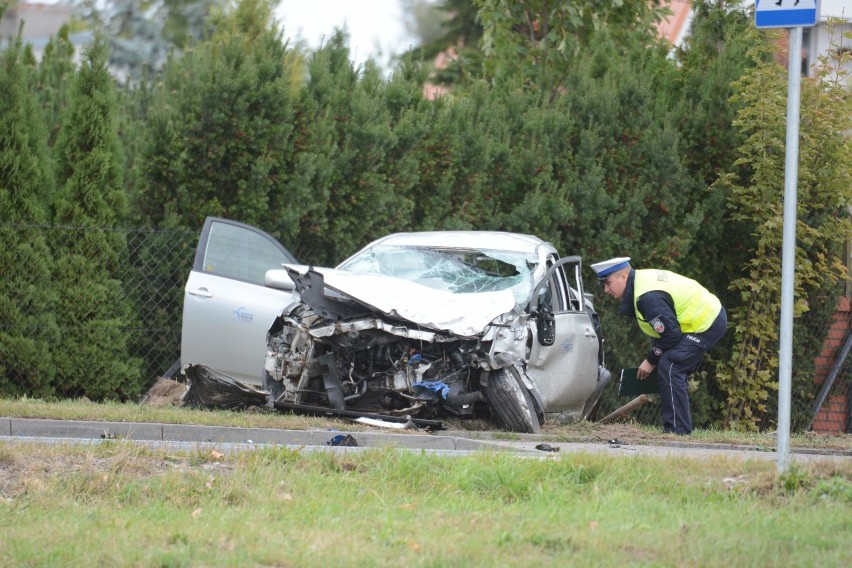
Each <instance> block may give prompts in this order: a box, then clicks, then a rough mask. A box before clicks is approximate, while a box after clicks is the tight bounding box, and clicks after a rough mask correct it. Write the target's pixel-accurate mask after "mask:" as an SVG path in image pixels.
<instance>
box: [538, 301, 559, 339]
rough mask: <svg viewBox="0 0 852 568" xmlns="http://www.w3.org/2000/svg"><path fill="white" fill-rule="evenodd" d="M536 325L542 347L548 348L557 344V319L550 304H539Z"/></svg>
mask: <svg viewBox="0 0 852 568" xmlns="http://www.w3.org/2000/svg"><path fill="white" fill-rule="evenodd" d="M535 325H536V329H537V330H538V342H539V344H540V345H543V346H545V347H548V346H550V345H553V344H554V343H556V318H555V317H554V315H553V310H551V309H550V306H549V305H548V304H545V303H539V306H538V313H537V314H536V320H535Z"/></svg>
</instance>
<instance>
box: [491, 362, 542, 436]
mask: <svg viewBox="0 0 852 568" xmlns="http://www.w3.org/2000/svg"><path fill="white" fill-rule="evenodd" d="M483 394H484V395H485V400H486V401H487V402H488V406H489V407H490V408H491V412H492V413H494V414H495V415H496V416H497V418H498V419H500V421H501V422H503V424H504V425H505V426H506V427H507V428H509V429H510V430H513V431H515V432H527V433H530V434H536V433H538V432H540V431H541V423H540V422H539V417H538V412H536V408H535V404H534V403H533V399H532V396H530V393H529V391H527V388H526V387H525V386H524V383H523V381H522V380H521V376H520V373H519V372H518V370H517V369H516V368H515V367H506V368H503V369H498V370H496V371H491V373H489V375H488V386H486V387H485V388H484V389H483Z"/></svg>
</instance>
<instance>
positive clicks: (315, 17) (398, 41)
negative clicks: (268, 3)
mask: <svg viewBox="0 0 852 568" xmlns="http://www.w3.org/2000/svg"><path fill="white" fill-rule="evenodd" d="M276 17H277V18H278V19H279V21H280V23H281V24H283V26H284V36H285V37H287V38H289V39H291V40H298V39H303V40H305V42H306V43H307V45H308V47H309V48H311V49H316V48H318V47H319V46H320V44H321V43H322V41H323V39H324V38H325V39H326V40H327V39H328V38H329V37H330V36H331V34H332V32H333V31H334V28H335V27H341V28H342V27H343V26H344V25H346V27H347V29H348V31H349V35H350V40H349V50H350V55H351V58H352V59H353V61H355V63H356V65H357V64H361V63H363V62H364V61H366V60H367V59H369V58H373V59H375V60H376V61H377V62H378V63H379V64H380V65H381V66H382V67H383V68H385V69H387V67H388V62H389V59H390V57H391V56H392V55H396V54H400V53H402V52H404V51H406V50H407V49H408V48H409V47H410V46H411V44H412V43H413V41H414V40H413V38H411V37H410V36H409V35H408V33H407V32H406V30H405V26H404V24H403V20H402V11H401V7H400V4H399V1H398V0H281V1H280V4H279V7H278V10H277V11H276Z"/></svg>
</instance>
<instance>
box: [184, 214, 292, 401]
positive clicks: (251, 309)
mask: <svg viewBox="0 0 852 568" xmlns="http://www.w3.org/2000/svg"><path fill="white" fill-rule="evenodd" d="M295 262H296V259H295V258H294V257H293V255H292V254H290V252H289V251H288V250H287V249H286V248H284V246H283V245H281V243H279V242H278V241H277V240H275V239H274V238H273V237H271V236H270V235H268V234H267V233H265V232H263V231H261V230H260V229H257V228H255V227H252V226H250V225H246V224H243V223H238V222H236V221H229V220H227V219H220V218H216V217H208V218H207V220H206V221H205V223H204V228H203V229H202V231H201V237H200V238H199V240H198V248H197V249H196V251H195V260H194V262H193V265H192V270H191V271H190V273H189V278H188V279H187V282H186V287H185V289H184V299H183V326H182V331H181V370H183V369H185V368H186V367H187V365H192V364H202V365H206V366H208V367H210V368H212V369H215V370H217V371H220V372H222V373H224V374H226V375H230V376H231V377H233V378H235V379H237V380H239V381H241V382H244V383H249V384H258V385H259V384H261V383H262V380H263V361H264V357H265V356H266V332H267V331H268V330H269V327H270V325H272V321H273V320H274V319H275V318H276V316H278V315H279V314H280V313H281V311H282V309H283V308H284V307H285V306H286V305H287V304H289V303H290V302H291V301H292V300H293V296H292V293H291V291H289V290H281V289H275V288H267V287H266V286H265V285H264V277H265V275H266V271H267V270H270V269H280V268H281V265H282V264H284V263H295Z"/></svg>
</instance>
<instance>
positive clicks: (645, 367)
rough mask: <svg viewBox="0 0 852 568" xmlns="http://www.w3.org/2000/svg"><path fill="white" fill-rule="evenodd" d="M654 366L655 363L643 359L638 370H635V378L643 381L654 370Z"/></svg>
mask: <svg viewBox="0 0 852 568" xmlns="http://www.w3.org/2000/svg"><path fill="white" fill-rule="evenodd" d="M656 368H657V366H656V365H652V364H651V363H649V362H648V360H647V359H645V360H644V361H642V364H641V365H639V370H638V371H636V378H637V379H639V380H640V381H644V380H645V379H647V378H648V376H649V375H650V374H651V373H653V372H654V369H656Z"/></svg>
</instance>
